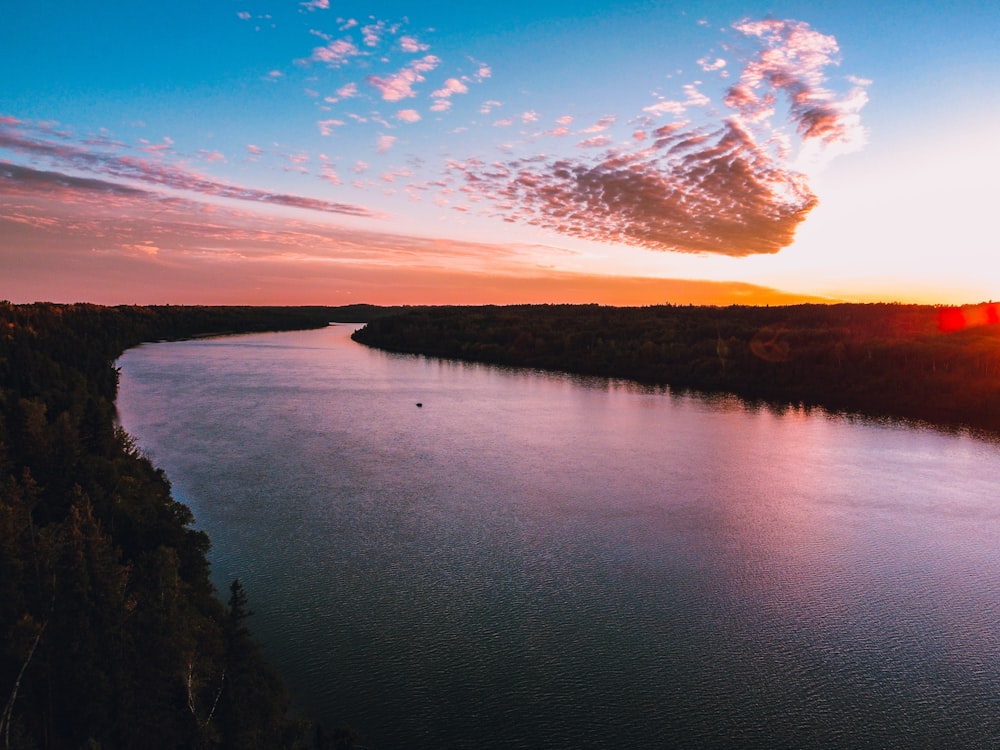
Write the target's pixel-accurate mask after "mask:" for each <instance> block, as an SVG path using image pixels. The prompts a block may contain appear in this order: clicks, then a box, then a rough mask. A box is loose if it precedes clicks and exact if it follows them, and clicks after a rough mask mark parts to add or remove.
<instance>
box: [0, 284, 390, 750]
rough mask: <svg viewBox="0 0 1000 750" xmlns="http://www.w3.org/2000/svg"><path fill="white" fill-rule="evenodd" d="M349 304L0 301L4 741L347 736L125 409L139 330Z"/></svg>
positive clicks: (21, 746)
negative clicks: (296, 689) (126, 368)
mask: <svg viewBox="0 0 1000 750" xmlns="http://www.w3.org/2000/svg"><path fill="white" fill-rule="evenodd" d="M372 312H373V310H372V309H370V308H366V307H365V306H355V307H348V308H333V309H331V308H210V307H170V306H164V307H98V306H95V305H85V304H73V305H55V304H33V305H12V304H10V303H8V302H0V707H2V713H0V747H2V748H3V749H4V750H14V749H17V750H28V749H35V750H61V749H62V748H74V749H76V748H87V749H88V750H116V749H119V748H121V749H124V748H143V749H144V750H145V749H155V748H205V749H206V750H208V749H213V748H307V747H349V746H350V744H351V735H350V733H349V731H347V730H340V731H334V732H332V733H329V732H328V733H326V734H324V733H323V730H322V728H320V727H317V726H314V724H313V723H312V722H310V721H309V720H307V719H305V718H301V717H296V715H295V713H294V712H293V710H292V706H291V703H290V701H289V698H288V696H287V695H286V693H285V690H284V688H283V686H282V683H281V680H280V678H279V676H278V674H277V672H276V671H275V670H274V669H273V668H272V667H271V666H270V665H269V664H268V663H267V662H266V660H265V659H264V656H263V654H262V652H261V649H260V647H259V646H258V644H257V643H256V642H255V641H254V640H253V638H252V636H251V633H250V628H249V626H248V618H249V616H250V614H251V611H250V608H249V604H248V595H247V592H246V591H245V590H244V588H243V586H242V585H241V584H240V583H239V581H233V582H232V585H231V586H230V588H229V590H228V591H227V592H224V594H225V597H226V601H227V603H223V601H222V600H220V598H219V596H218V593H217V592H216V591H215V590H214V588H213V586H212V584H211V583H210V580H209V564H208V560H207V557H206V553H207V552H208V549H209V539H208V538H207V536H206V535H205V534H204V533H203V532H201V531H198V530H196V529H195V528H193V521H194V519H193V517H192V514H191V511H190V510H189V509H188V508H187V507H186V506H184V505H183V504H181V503H179V502H177V501H176V500H174V499H173V498H172V496H171V492H170V483H169V481H168V480H167V477H166V476H164V473H163V472H162V471H160V470H158V469H157V468H155V467H154V466H153V465H152V464H151V463H150V461H149V460H148V459H147V458H146V457H145V456H144V455H143V453H142V451H141V450H140V449H139V448H138V447H137V446H136V445H135V443H134V442H133V441H132V439H131V438H130V437H129V436H128V435H127V434H126V433H125V432H124V431H123V430H121V429H120V428H118V427H116V424H115V416H116V412H115V396H116V393H117V385H118V380H117V376H118V373H117V371H116V369H115V367H114V362H115V360H116V359H117V358H118V356H119V355H120V354H121V353H122V352H123V351H124V350H125V349H126V348H128V347H131V346H134V345H136V344H139V343H141V342H143V341H157V340H162V339H177V338H186V337H192V336H201V335H211V334H220V333H242V332H251V331H270V330H285V329H301V328H312V327H317V326H325V325H327V324H328V322H329V321H332V320H336V319H338V318H339V319H341V320H343V321H354V320H363V319H366V317H367V316H368V315H370V314H372Z"/></svg>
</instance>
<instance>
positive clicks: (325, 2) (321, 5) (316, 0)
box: [299, 0, 330, 12]
mask: <svg viewBox="0 0 1000 750" xmlns="http://www.w3.org/2000/svg"><path fill="white" fill-rule="evenodd" d="M299 5H301V6H302V7H303V8H305V9H306V10H308V11H310V12H312V11H314V10H327V9H328V8H329V7H330V0H308V1H307V2H304V3H299Z"/></svg>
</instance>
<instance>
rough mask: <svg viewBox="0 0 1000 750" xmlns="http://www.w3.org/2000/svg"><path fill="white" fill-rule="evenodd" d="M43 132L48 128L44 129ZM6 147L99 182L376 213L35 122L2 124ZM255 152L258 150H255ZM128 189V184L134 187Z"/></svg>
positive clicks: (296, 159) (0, 144)
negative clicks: (237, 180) (111, 148)
mask: <svg viewBox="0 0 1000 750" xmlns="http://www.w3.org/2000/svg"><path fill="white" fill-rule="evenodd" d="M42 130H43V131H44V129H42ZM0 148H6V149H10V150H12V151H14V152H17V153H22V154H28V155H31V156H33V157H35V158H40V159H45V160H46V161H48V162H50V163H51V164H52V165H53V167H54V168H56V169H58V170H59V171H60V172H62V171H64V170H72V171H79V172H84V173H89V174H91V175H95V176H97V178H98V179H99V180H106V179H108V178H114V179H117V180H125V181H131V182H137V183H139V184H141V185H144V186H146V188H147V189H149V188H150V187H153V188H161V189H166V190H170V191H177V192H178V193H180V194H184V195H187V196H189V197H191V198H192V199H194V198H198V197H200V198H206V197H212V198H224V199H229V200H237V201H245V202H250V203H258V204H266V205H272V206H284V207H289V208H302V209H308V210H311V211H320V212H323V213H333V214H345V215H350V216H372V215H373V214H372V212H371V211H369V210H368V209H366V208H363V207H361V206H356V205H351V204H347V203H338V202H331V201H324V200H319V199H315V198H309V197H305V196H298V195H291V194H287V193H276V192H271V191H267V190H261V189H258V188H253V187H247V186H242V185H235V184H233V183H230V182H225V181H222V180H217V179H213V178H211V177H208V176H206V175H202V174H198V173H197V172H194V171H192V170H190V169H187V168H185V167H183V166H180V165H176V164H168V163H164V162H162V161H153V160H150V159H146V158H142V157H137V156H131V155H127V154H125V155H122V154H117V153H106V152H101V151H95V150H90V149H88V148H86V147H84V146H82V145H79V144H75V143H72V142H66V141H56V140H53V139H52V138H48V137H44V135H43V133H40V132H39V129H38V128H35V127H33V125H32V124H31V123H25V122H17V123H16V125H15V124H11V123H0ZM254 148H255V147H254ZM248 149H249V147H248ZM250 150H251V153H253V150H252V149H250ZM307 158H308V157H307V156H306V155H305V154H296V155H293V156H292V157H291V160H292V162H293V163H296V164H301V163H302V162H303V161H304V160H306V159H307ZM66 178H67V180H69V179H72V178H71V176H70V175H69V174H67V175H66ZM123 187H128V185H127V184H126V185H124V186H123Z"/></svg>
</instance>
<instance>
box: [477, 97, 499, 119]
mask: <svg viewBox="0 0 1000 750" xmlns="http://www.w3.org/2000/svg"><path fill="white" fill-rule="evenodd" d="M502 106H503V102H498V101H497V100H496V99H488V100H487V101H485V102H483V103H482V104H480V105H479V114H481V115H488V114H489V113H490V112H492V111H493V110H494V109H496V108H497V107H502Z"/></svg>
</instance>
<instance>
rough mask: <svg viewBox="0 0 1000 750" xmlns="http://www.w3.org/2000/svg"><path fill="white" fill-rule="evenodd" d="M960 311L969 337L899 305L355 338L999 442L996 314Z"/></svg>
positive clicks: (407, 325)
mask: <svg viewBox="0 0 1000 750" xmlns="http://www.w3.org/2000/svg"><path fill="white" fill-rule="evenodd" d="M980 308H981V309H980ZM969 310H970V311H971V312H969V314H968V316H967V317H968V320H969V321H971V322H973V323H977V324H976V325H963V324H962V321H964V320H965V319H966V316H965V315H964V314H963V311H961V310H955V309H942V308H937V307H931V306H924V305H900V304H839V305H794V306H787V307H745V306H732V307H692V306H672V305H663V306H653V307H642V308H619V307H601V306H597V305H517V306H509V307H493V306H486V307H437V308H414V309H409V310H404V311H400V312H399V313H398V314H394V315H391V316H389V317H384V318H380V319H378V320H373V321H371V322H369V323H368V325H367V326H365V327H364V328H363V329H361V330H359V331H357V332H356V333H355V334H354V338H355V340H357V341H359V342H361V343H364V344H369V345H371V346H377V347H380V348H383V349H387V350H391V351H396V352H410V353H420V354H425V355H430V356H437V357H450V358H457V359H464V360H471V361H478V362H488V363H494V364H501V365H511V366H518V367H532V368H540V369H546V370H561V371H565V372H571V373H579V374H585V375H600V376H606V377H612V378H627V379H632V380H636V381H639V382H642V383H649V384H665V385H669V386H670V387H671V388H673V389H681V390H683V389H694V390H701V391H726V392H730V393H734V394H737V395H739V396H742V397H744V398H747V399H753V400H757V399H759V400H767V401H777V402H782V403H792V404H805V405H819V406H823V407H826V408H827V409H830V410H833V411H846V412H855V413H861V414H866V415H873V416H891V417H902V418H909V419H918V420H924V421H928V422H932V423H935V424H939V425H955V426H958V425H966V426H971V427H976V428H983V429H987V430H992V431H1000V326H998V325H996V324H995V320H994V319H995V318H996V306H995V305H981V306H978V308H969ZM983 310H985V312H983ZM956 320H957V321H958V324H956ZM956 329H958V330H956Z"/></svg>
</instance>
